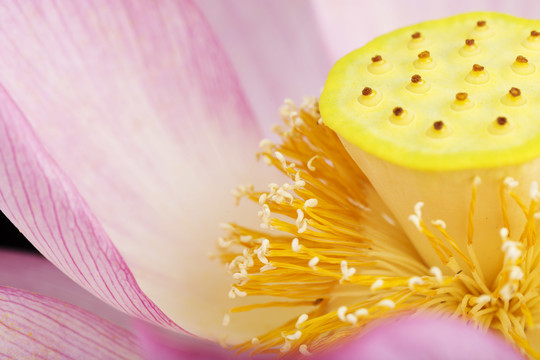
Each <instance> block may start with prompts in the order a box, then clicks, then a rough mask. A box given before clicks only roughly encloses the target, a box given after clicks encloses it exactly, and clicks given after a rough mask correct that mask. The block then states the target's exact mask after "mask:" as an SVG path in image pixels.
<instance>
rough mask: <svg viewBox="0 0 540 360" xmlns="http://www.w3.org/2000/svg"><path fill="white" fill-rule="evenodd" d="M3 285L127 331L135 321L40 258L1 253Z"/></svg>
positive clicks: (7, 252)
mask: <svg viewBox="0 0 540 360" xmlns="http://www.w3.org/2000/svg"><path fill="white" fill-rule="evenodd" d="M0 284H2V285H3V286H9V287H14V288H19V289H22V290H27V291H31V292H34V293H38V294H41V295H44V296H50V297H53V298H55V299H58V300H61V301H63V302H66V303H69V304H73V305H76V306H77V307H80V308H82V309H84V310H87V311H89V312H91V313H93V314H95V315H98V316H100V317H102V318H104V319H107V320H108V321H110V322H112V323H114V324H116V325H120V326H122V327H125V328H127V327H128V326H130V325H131V322H132V320H131V318H130V317H129V316H128V315H126V314H124V313H122V312H120V311H118V310H116V309H114V308H113V307H112V306H110V305H108V304H106V303H104V302H103V301H101V300H99V299H98V298H97V297H95V296H94V295H92V294H91V293H89V292H88V291H87V290H85V289H84V288H82V287H81V286H79V285H77V284H76V283H75V282H74V281H73V280H71V279H70V278H68V277H67V276H66V275H65V274H64V273H63V272H61V271H60V270H58V268H56V267H55V266H54V265H53V264H51V262H50V261H47V259H45V258H43V257H42V256H39V255H33V254H28V253H21V252H18V251H11V250H2V251H0Z"/></svg>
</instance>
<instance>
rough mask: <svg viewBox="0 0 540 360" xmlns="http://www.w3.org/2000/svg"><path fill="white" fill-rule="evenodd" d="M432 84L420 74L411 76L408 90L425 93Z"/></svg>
mask: <svg viewBox="0 0 540 360" xmlns="http://www.w3.org/2000/svg"><path fill="white" fill-rule="evenodd" d="M430 88H431V86H430V85H429V84H428V83H427V82H425V81H424V79H422V77H421V76H420V75H418V74H416V75H413V76H411V82H410V83H409V84H407V90H409V91H411V92H413V93H415V94H425V93H427V92H428V91H429V89H430Z"/></svg>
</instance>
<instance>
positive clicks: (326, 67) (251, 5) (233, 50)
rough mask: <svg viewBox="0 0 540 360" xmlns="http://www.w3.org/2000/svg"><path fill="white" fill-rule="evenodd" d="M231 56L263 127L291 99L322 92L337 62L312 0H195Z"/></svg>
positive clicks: (275, 119) (267, 125)
mask: <svg viewBox="0 0 540 360" xmlns="http://www.w3.org/2000/svg"><path fill="white" fill-rule="evenodd" d="M196 3H197V5H199V6H200V7H201V9H202V11H203V12H204V14H205V16H206V17H207V18H208V20H209V22H210V24H211V25H212V27H213V29H214V30H215V32H216V34H217V36H218V38H219V39H220V40H221V42H222V43H223V45H224V47H225V49H226V50H227V53H228V54H229V56H230V57H231V60H232V62H233V64H234V67H235V68H236V70H237V73H238V76H239V78H240V81H241V83H242V86H243V88H244V89H245V90H246V95H247V97H248V99H249V101H250V103H251V104H252V105H253V108H254V111H255V114H256V116H257V118H258V119H259V121H260V122H261V124H263V127H264V129H263V130H265V131H266V130H268V129H270V125H271V124H275V123H277V122H278V120H279V118H278V116H277V115H278V108H279V107H280V106H281V105H282V104H283V100H284V99H286V98H290V99H293V100H294V101H295V102H299V101H300V100H301V99H302V97H304V96H318V95H319V93H320V90H321V88H322V86H323V85H324V81H325V79H326V74H327V73H328V71H330V68H331V65H332V62H331V61H330V58H329V56H328V54H327V52H326V48H325V46H324V43H323V41H321V36H320V34H319V29H318V24H317V21H316V19H315V16H314V12H313V9H312V8H311V4H310V0H295V1H291V0H272V1H238V0H225V1H215V0H196Z"/></svg>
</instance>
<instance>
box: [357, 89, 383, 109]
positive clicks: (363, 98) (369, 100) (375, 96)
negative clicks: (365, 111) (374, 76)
mask: <svg viewBox="0 0 540 360" xmlns="http://www.w3.org/2000/svg"><path fill="white" fill-rule="evenodd" d="M381 100H382V95H381V94H380V93H378V92H377V91H375V90H373V89H372V88H370V87H367V86H366V87H365V88H364V89H363V90H362V95H360V96H359V97H358V102H359V103H360V104H362V105H364V106H368V107H373V106H376V105H378V104H379V103H380V102H381Z"/></svg>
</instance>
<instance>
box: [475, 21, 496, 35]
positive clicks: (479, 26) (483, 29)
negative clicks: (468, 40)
mask: <svg viewBox="0 0 540 360" xmlns="http://www.w3.org/2000/svg"><path fill="white" fill-rule="evenodd" d="M493 35H495V31H494V30H493V29H492V28H490V27H489V26H488V24H487V21H485V20H479V21H477V22H476V26H475V27H474V29H473V30H472V32H471V37H472V38H474V39H486V38H489V37H492V36H493Z"/></svg>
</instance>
